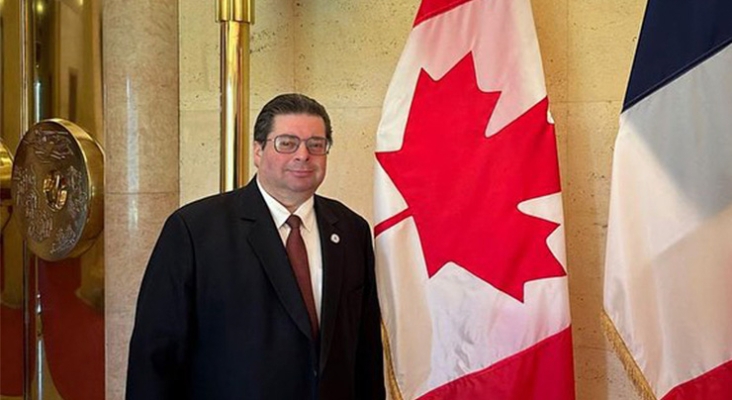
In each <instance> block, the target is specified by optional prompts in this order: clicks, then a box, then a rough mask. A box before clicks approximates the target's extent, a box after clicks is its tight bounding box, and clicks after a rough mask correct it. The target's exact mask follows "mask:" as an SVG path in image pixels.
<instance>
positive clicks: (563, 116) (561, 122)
mask: <svg viewBox="0 0 732 400" xmlns="http://www.w3.org/2000/svg"><path fill="white" fill-rule="evenodd" d="M549 111H550V112H551V115H552V119H554V133H555V135H556V136H557V156H558V157H559V173H560V178H561V184H562V188H564V187H565V184H566V181H567V179H568V176H567V173H568V163H569V161H568V160H567V157H568V154H567V151H568V147H567V142H568V139H567V136H568V135H567V131H568V128H567V119H568V115H569V104H567V103H562V102H554V101H550V102H549Z"/></svg>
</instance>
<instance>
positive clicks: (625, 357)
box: [600, 311, 657, 400]
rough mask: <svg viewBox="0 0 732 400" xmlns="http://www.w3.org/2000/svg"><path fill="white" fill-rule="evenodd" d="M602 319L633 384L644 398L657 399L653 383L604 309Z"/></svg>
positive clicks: (647, 399)
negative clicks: (639, 365) (650, 383)
mask: <svg viewBox="0 0 732 400" xmlns="http://www.w3.org/2000/svg"><path fill="white" fill-rule="evenodd" d="M600 321H601V323H602V330H603V331H604V332H605V337H606V338H607V340H608V341H610V343H611V344H612V346H613V349H614V350H615V354H617V356H618V358H619V359H620V362H621V363H623V367H624V368H625V371H626V372H627V373H628V376H630V380H631V381H632V382H633V386H635V388H636V390H637V391H638V394H639V395H640V396H641V398H642V399H643V400H657V398H656V395H654V394H653V390H651V385H649V384H648V381H647V380H646V377H645V376H644V375H643V373H642V372H641V370H640V368H639V367H638V364H637V363H636V362H635V359H633V356H632V355H631V354H630V351H629V350H628V347H627V346H626V345H625V342H623V339H622V338H621V337H620V334H619V333H618V331H617V330H616V329H615V325H614V324H613V322H612V320H611V319H610V317H608V316H607V314H606V313H605V312H604V311H603V312H602V313H601V314H600Z"/></svg>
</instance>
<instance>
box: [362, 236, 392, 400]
mask: <svg viewBox="0 0 732 400" xmlns="http://www.w3.org/2000/svg"><path fill="white" fill-rule="evenodd" d="M364 225H365V228H364V231H365V239H364V242H365V243H364V249H365V252H366V254H365V255H364V256H365V257H366V260H367V265H366V266H367V268H366V279H365V280H364V282H365V283H364V297H363V303H362V307H363V310H362V313H361V316H362V317H361V318H362V319H361V331H360V338H359V341H358V349H357V350H356V397H357V399H363V400H374V399H384V398H385V397H386V393H385V388H384V361H383V349H382V344H381V312H380V310H379V299H378V295H377V291H376V275H375V271H374V248H373V244H372V242H371V230H370V229H369V227H368V224H367V223H365V221H364Z"/></svg>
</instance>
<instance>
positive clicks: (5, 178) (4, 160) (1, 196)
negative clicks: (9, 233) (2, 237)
mask: <svg viewBox="0 0 732 400" xmlns="http://www.w3.org/2000/svg"><path fill="white" fill-rule="evenodd" d="M12 168H13V158H12V157H11V156H10V151H9V150H8V148H7V147H5V143H3V141H2V139H0V231H1V230H2V229H3V228H5V224H7V223H8V220H10V212H11V211H12V206H11V205H12V204H13V201H12V198H11V197H10V174H11V172H12Z"/></svg>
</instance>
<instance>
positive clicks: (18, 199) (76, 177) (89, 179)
mask: <svg viewBox="0 0 732 400" xmlns="http://www.w3.org/2000/svg"><path fill="white" fill-rule="evenodd" d="M12 196H13V199H14V206H15V210H14V213H15V214H16V218H18V225H19V227H20V230H21V232H22V234H23V236H24V237H25V239H26V242H27V244H28V248H29V249H30V250H31V251H32V252H33V253H34V254H36V255H37V256H38V257H40V258H42V259H44V260H48V261H57V260H62V259H65V258H71V257H77V256H79V255H81V254H82V253H83V252H84V251H86V250H87V249H88V248H89V247H90V246H91V245H92V244H93V243H94V240H95V239H96V237H97V236H98V235H99V233H100V232H101V231H102V227H103V224H104V206H103V204H104V199H103V196H104V153H103V152H102V149H101V148H100V147H99V145H98V144H97V143H96V142H95V141H94V139H92V137H91V136H89V134H87V133H86V132H85V131H84V130H83V129H82V128H80V127H79V126H77V125H76V124H74V123H72V122H69V121H65V120H62V119H49V120H45V121H41V122H39V123H37V124H35V125H34V126H33V127H32V128H31V129H30V130H29V131H28V132H27V133H26V134H25V135H24V136H23V138H22V139H21V141H20V144H19V145H18V150H17V151H16V154H15V162H14V164H13V175H12Z"/></svg>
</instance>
